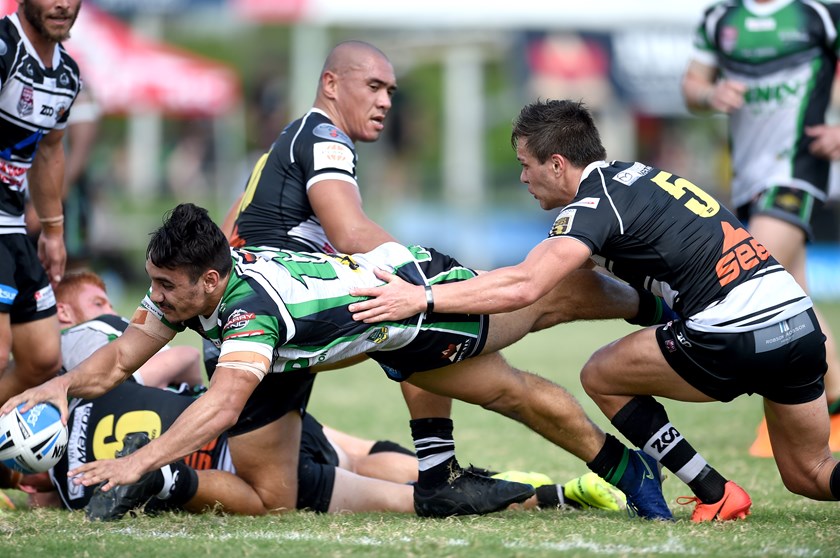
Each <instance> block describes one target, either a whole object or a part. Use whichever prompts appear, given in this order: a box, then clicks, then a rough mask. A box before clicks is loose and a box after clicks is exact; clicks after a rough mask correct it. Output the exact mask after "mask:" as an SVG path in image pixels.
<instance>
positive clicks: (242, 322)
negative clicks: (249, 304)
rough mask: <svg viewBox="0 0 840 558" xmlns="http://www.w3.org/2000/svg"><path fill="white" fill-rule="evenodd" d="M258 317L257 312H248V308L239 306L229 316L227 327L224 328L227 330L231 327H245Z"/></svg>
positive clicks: (233, 328)
mask: <svg viewBox="0 0 840 558" xmlns="http://www.w3.org/2000/svg"><path fill="white" fill-rule="evenodd" d="M256 317H257V316H256V314H254V313H253V312H248V311H247V310H242V309H241V308H238V309H236V310H234V311H233V313H232V314H231V315H230V317H229V318H228V320H227V323H225V327H224V328H222V329H224V330H225V331H227V330H231V329H232V330H237V329H242V328H243V327H245V326H246V325H248V322H250V321H251V320H253V319H254V318H256Z"/></svg>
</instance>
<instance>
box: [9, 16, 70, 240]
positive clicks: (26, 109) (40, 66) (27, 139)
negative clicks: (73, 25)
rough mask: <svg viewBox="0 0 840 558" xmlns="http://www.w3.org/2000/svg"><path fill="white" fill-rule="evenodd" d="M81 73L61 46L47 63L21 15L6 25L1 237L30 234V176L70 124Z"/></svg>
mask: <svg viewBox="0 0 840 558" xmlns="http://www.w3.org/2000/svg"><path fill="white" fill-rule="evenodd" d="M80 88H81V80H80V77H79V67H78V66H77V65H76V62H75V61H73V59H72V58H70V56H69V55H68V54H67V51H65V50H64V47H62V46H61V45H56V47H55V51H54V52H53V57H52V59H51V60H49V61H46V63H45V62H44V61H42V60H41V59H40V58H39V57H38V55H37V54H36V52H35V49H34V48H33V46H32V44H31V43H30V42H29V39H28V38H27V37H26V34H25V33H24V32H23V30H22V29H21V24H20V21H19V19H18V17H17V14H11V15H9V16H6V17H5V18H3V19H0V234H11V233H18V234H22V233H25V232H26V231H25V228H24V223H23V208H24V201H25V194H26V173H27V171H28V170H29V168H30V167H31V166H32V161H33V159H34V157H35V151H36V150H37V149H38V143H39V142H40V141H41V138H42V137H43V136H45V135H47V134H49V133H50V132H51V131H52V130H61V129H64V127H65V126H66V124H67V116H68V115H69V112H70V107H71V106H72V105H73V101H74V100H75V98H76V95H77V94H78V93H79V89H80Z"/></svg>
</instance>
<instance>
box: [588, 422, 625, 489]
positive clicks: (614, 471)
mask: <svg viewBox="0 0 840 558" xmlns="http://www.w3.org/2000/svg"><path fill="white" fill-rule="evenodd" d="M629 461H630V450H629V449H627V447H626V446H625V445H624V444H622V443H621V442H619V441H618V438H616V437H615V436H613V435H612V434H607V439H606V440H605V441H604V445H603V447H601V450H600V451H599V452H598V455H596V456H595V458H594V459H593V460H592V461H590V462H589V463H587V464H586V466H587V467H589V470H591V471H592V472H593V473H595V474H596V475H598V476H599V477H601V478H602V479H604V480H605V481H607V482H608V483H610V484H612V485H613V486H618V481H619V480H620V479H621V477H622V476H624V471H625V470H627V465H628V462H629Z"/></svg>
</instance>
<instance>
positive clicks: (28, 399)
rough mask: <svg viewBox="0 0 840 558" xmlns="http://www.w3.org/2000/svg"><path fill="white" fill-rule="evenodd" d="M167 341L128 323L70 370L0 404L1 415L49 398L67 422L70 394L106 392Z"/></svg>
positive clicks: (74, 395)
mask: <svg viewBox="0 0 840 558" xmlns="http://www.w3.org/2000/svg"><path fill="white" fill-rule="evenodd" d="M167 341H168V340H167V339H161V338H157V337H152V336H150V335H148V334H147V333H145V332H144V331H142V330H140V329H137V328H135V327H131V326H129V327H128V329H126V331H125V333H124V334H123V335H122V336H121V337H119V338H117V339H115V340H114V341H113V342H111V343H108V344H107V345H105V346H103V347H101V348H100V349H99V350H97V351H96V352H94V353H93V354H92V355H91V356H90V357H88V358H87V359H86V360H84V361H82V363H81V364H79V366H77V367H76V368H74V369H73V370H71V371H70V372H68V373H67V374H63V375H61V376H56V377H55V378H53V379H52V380H50V381H48V382H46V383H44V384H41V385H39V386H36V387H34V388H31V389H28V390H26V391H24V392H23V393H21V394H19V395H16V396H14V397H12V398H10V399H9V400H8V401H6V403H5V404H4V405H3V406H2V407H0V415H5V414H6V413H8V412H10V411H11V410H12V409H14V408H15V407H17V406H18V405H20V404H21V403H24V404H25V406H24V408H23V410H24V411H26V410H28V409H30V408H32V407H33V406H35V405H36V404H37V403H41V402H44V401H48V402H50V403H52V404H53V405H55V406H56V407H57V408H58V409H59V410H60V411H61V420H62V422H63V423H64V424H67V398H68V397H82V398H86V399H90V398H94V397H99V396H100V395H102V394H104V393H107V392H108V391H110V390H111V389H113V388H114V387H115V386H117V385H118V384H120V383H121V382H123V381H125V380H126V379H127V378H128V377H129V376H130V375H131V374H132V373H133V372H134V371H135V370H137V368H139V367H140V366H141V365H142V364H143V363H144V362H146V361H147V360H148V359H149V358H151V357H152V355H154V354H155V353H157V352H158V351H159V350H160V349H161V348H162V347H163V346H164V345H166V343H167Z"/></svg>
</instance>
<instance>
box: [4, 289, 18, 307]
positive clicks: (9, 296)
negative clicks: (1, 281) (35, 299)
mask: <svg viewBox="0 0 840 558" xmlns="http://www.w3.org/2000/svg"><path fill="white" fill-rule="evenodd" d="M17 294H18V292H17V289H15V288H14V287H10V286H9V285H0V303H3V304H11V303H13V302H14V301H15V297H16V296H17Z"/></svg>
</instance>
